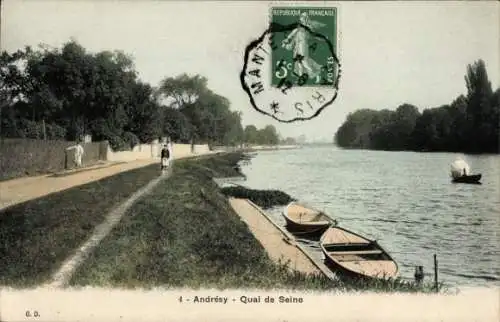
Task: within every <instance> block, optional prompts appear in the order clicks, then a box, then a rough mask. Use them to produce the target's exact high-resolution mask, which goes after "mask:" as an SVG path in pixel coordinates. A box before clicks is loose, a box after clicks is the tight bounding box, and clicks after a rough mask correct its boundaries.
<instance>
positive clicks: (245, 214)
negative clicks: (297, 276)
mask: <svg viewBox="0 0 500 322" xmlns="http://www.w3.org/2000/svg"><path fill="white" fill-rule="evenodd" d="M229 203H230V204H231V206H232V207H233V209H234V210H235V211H236V213H237V214H238V215H239V216H240V217H241V219H242V220H243V221H244V222H245V223H246V224H247V225H248V227H249V229H250V231H251V232H252V233H253V234H254V236H255V238H257V240H258V241H259V242H260V243H261V244H262V246H263V247H264V248H265V249H266V251H267V252H268V254H269V256H270V257H271V259H273V260H274V261H276V262H278V261H279V260H281V261H282V262H287V261H288V260H290V267H291V268H292V269H296V270H297V271H300V272H304V273H318V274H321V273H322V271H321V270H320V269H319V268H318V267H317V266H316V265H315V264H314V263H313V261H312V260H311V259H309V258H308V257H307V256H306V255H305V254H304V253H303V252H302V251H301V250H300V249H299V248H298V247H297V246H296V245H295V244H294V240H293V239H289V237H288V236H286V235H285V234H284V233H283V232H282V231H281V230H279V229H278V228H276V227H275V226H274V225H273V224H272V223H271V222H270V221H269V220H268V219H267V218H266V217H265V216H264V215H263V214H262V213H261V212H260V211H259V210H258V209H257V208H255V207H254V206H252V204H251V203H250V202H248V201H247V200H246V199H237V198H230V199H229Z"/></svg>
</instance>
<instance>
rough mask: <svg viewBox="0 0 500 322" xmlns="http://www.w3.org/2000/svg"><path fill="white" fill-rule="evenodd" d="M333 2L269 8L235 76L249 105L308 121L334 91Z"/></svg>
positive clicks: (336, 73) (274, 114)
mask: <svg viewBox="0 0 500 322" xmlns="http://www.w3.org/2000/svg"><path fill="white" fill-rule="evenodd" d="M337 21H338V11H337V8H336V7H301V6H293V5H292V6H288V7H283V6H280V7H272V8H270V17H269V27H268V29H267V30H265V31H264V33H263V34H262V35H261V36H260V37H259V38H257V39H255V40H253V41H252V42H250V44H248V46H247V47H246V50H245V57H244V65H243V70H242V72H241V75H240V80H241V84H242V87H243V89H244V90H245V92H246V93H247V94H248V96H249V99H250V103H251V105H252V106H253V107H254V108H255V109H256V110H257V111H259V112H261V113H263V114H265V115H268V116H271V117H272V118H274V119H276V120H278V121H280V122H287V123H289V122H295V121H304V120H310V119H312V118H314V117H316V116H318V115H319V114H320V113H321V111H322V110H323V109H324V108H325V107H327V106H328V105H331V104H332V103H333V101H334V100H335V99H336V97H337V94H338V85H339V79H340V62H339V59H338V55H337V50H338V47H337V41H338V39H337V34H338V27H337Z"/></svg>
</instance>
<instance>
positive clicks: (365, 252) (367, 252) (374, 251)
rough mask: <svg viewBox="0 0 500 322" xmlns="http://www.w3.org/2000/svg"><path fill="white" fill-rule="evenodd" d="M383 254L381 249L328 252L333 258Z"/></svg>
mask: <svg viewBox="0 0 500 322" xmlns="http://www.w3.org/2000/svg"><path fill="white" fill-rule="evenodd" d="M382 253H383V252H382V251H381V250H380V249H372V250H352V251H345V252H343V251H334V252H328V254H329V255H331V256H336V255H371V254H382Z"/></svg>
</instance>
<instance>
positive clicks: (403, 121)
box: [334, 60, 500, 153]
mask: <svg viewBox="0 0 500 322" xmlns="http://www.w3.org/2000/svg"><path fill="white" fill-rule="evenodd" d="M465 82H466V86H467V94H466V96H465V95H460V96H459V97H457V98H456V99H455V100H454V101H453V102H452V103H451V104H449V105H444V106H440V107H436V108H431V109H425V110H424V111H423V112H422V113H420V112H419V110H418V109H417V108H416V107H415V106H413V105H410V104H403V105H401V106H399V107H398V108H397V110H396V111H390V110H387V109H385V110H380V111H375V110H369V109H362V110H358V111H356V112H354V113H351V114H349V115H348V117H347V119H346V121H345V122H344V123H343V124H342V126H341V127H340V128H339V129H338V130H337V132H336V134H335V138H334V140H335V143H336V144H337V145H338V146H340V147H344V148H362V149H374V150H414V151H448V152H466V153H499V136H500V130H499V128H500V88H499V89H497V90H496V91H495V92H493V90H492V87H491V83H490V81H489V80H488V75H487V72H486V67H485V64H484V61H482V60H479V61H477V62H475V63H474V64H472V65H468V66H467V74H466V76H465Z"/></svg>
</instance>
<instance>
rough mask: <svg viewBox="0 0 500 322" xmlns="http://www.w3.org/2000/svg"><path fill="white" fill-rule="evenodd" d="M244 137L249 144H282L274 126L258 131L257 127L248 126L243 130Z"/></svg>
mask: <svg viewBox="0 0 500 322" xmlns="http://www.w3.org/2000/svg"><path fill="white" fill-rule="evenodd" d="M243 137H244V140H245V143H247V144H259V145H276V144H278V143H279V142H280V138H279V134H278V132H277V131H276V128H275V127H274V126H273V125H267V126H265V127H264V128H262V129H257V128H256V127H255V125H247V126H246V127H245V129H244V130H243Z"/></svg>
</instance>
